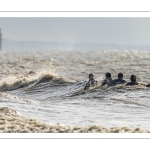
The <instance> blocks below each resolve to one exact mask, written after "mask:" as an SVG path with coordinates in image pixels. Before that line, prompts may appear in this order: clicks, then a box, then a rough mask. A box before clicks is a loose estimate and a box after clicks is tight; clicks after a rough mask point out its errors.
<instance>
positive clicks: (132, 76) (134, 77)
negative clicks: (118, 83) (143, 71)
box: [130, 74, 136, 82]
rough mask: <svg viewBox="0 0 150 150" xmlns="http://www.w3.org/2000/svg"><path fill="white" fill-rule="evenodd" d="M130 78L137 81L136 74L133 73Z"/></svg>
mask: <svg viewBox="0 0 150 150" xmlns="http://www.w3.org/2000/svg"><path fill="white" fill-rule="evenodd" d="M130 80H131V82H136V76H135V75H133V74H132V75H131V77H130Z"/></svg>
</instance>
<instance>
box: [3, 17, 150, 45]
mask: <svg viewBox="0 0 150 150" xmlns="http://www.w3.org/2000/svg"><path fill="white" fill-rule="evenodd" d="M0 28H1V29H2V34H3V38H7V39H12V40H19V41H23V40H27V41H29V40H32V41H58V42H72V43H78V42H79V43H80V42H87V43H114V44H128V45H145V44H150V18H0Z"/></svg>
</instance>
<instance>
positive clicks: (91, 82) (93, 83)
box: [84, 79, 97, 90]
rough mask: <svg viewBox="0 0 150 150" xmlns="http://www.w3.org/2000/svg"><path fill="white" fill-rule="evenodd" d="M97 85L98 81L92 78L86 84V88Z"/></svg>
mask: <svg viewBox="0 0 150 150" xmlns="http://www.w3.org/2000/svg"><path fill="white" fill-rule="evenodd" d="M95 85H97V81H96V80H94V79H91V80H89V81H88V82H87V84H86V86H85V88H84V90H87V89H88V88H89V87H91V86H95Z"/></svg>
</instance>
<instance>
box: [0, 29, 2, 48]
mask: <svg viewBox="0 0 150 150" xmlns="http://www.w3.org/2000/svg"><path fill="white" fill-rule="evenodd" d="M0 50H2V33H1V29H0Z"/></svg>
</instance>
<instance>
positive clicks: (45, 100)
mask: <svg viewBox="0 0 150 150" xmlns="http://www.w3.org/2000/svg"><path fill="white" fill-rule="evenodd" d="M0 58H1V59H0V78H1V80H0V107H3V106H8V107H11V108H13V109H15V110H17V111H19V112H20V113H21V114H23V115H25V116H27V117H31V118H36V119H37V120H39V121H44V122H48V123H53V124H56V123H60V124H64V125H74V126H89V125H102V126H104V127H122V126H128V127H131V128H132V127H141V128H150V126H149V125H150V88H149V87H145V85H146V84H148V83H150V76H149V74H150V51H148V50H147V51H146V50H145V51H140V50H99V51H98V50H97V51H96V50H95V51H32V52H31V51H21V52H17V51H13V52H12V51H9V52H5V51H1V52H0ZM106 72H111V74H112V78H113V79H115V78H117V74H118V73H119V72H122V73H123V74H124V79H125V80H127V81H129V78H130V75H131V74H135V75H136V76H137V81H138V82H139V83H140V85H138V86H132V87H130V86H128V87H127V86H125V85H117V86H115V87H107V86H104V87H103V88H101V87H100V86H98V87H97V88H95V89H92V90H89V91H87V92H84V91H83V89H84V86H85V84H86V82H87V80H88V74H89V73H93V74H94V76H95V78H96V79H97V80H98V83H99V85H100V84H101V81H102V80H103V79H104V78H105V73H106Z"/></svg>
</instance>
